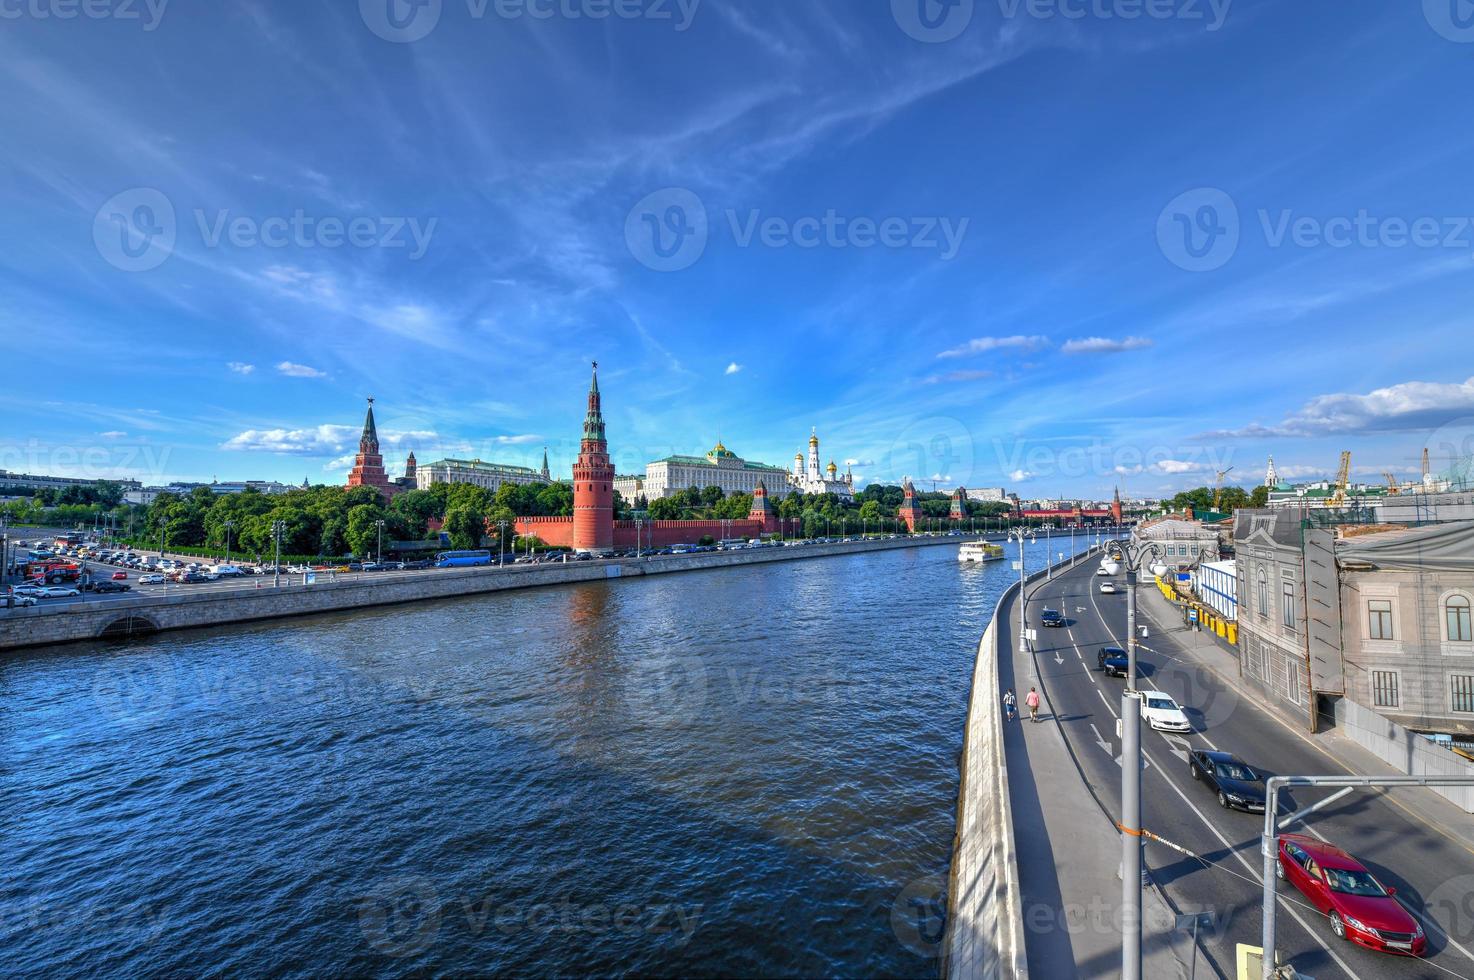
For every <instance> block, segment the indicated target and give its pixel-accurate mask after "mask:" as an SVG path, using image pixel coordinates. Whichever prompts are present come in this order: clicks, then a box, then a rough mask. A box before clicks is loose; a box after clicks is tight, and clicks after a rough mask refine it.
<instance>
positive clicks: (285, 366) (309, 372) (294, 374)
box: [276, 361, 328, 378]
mask: <svg viewBox="0 0 1474 980" xmlns="http://www.w3.org/2000/svg"><path fill="white" fill-rule="evenodd" d="M276 370H277V373H278V374H284V375H286V376H287V377H289V378H326V377H327V376H328V373H327V372H326V371H319V370H318V369H317V368H315V367H308V366H307V365H306V364H294V363H292V362H291V361H282V362H281V363H280V364H278V365H277V366H276Z"/></svg>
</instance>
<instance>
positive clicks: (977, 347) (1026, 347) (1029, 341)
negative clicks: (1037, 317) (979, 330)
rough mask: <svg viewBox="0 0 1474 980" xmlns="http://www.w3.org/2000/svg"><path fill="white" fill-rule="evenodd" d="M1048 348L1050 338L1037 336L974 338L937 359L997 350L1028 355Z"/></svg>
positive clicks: (941, 354)
mask: <svg viewBox="0 0 1474 980" xmlns="http://www.w3.org/2000/svg"><path fill="white" fill-rule="evenodd" d="M1048 346H1049V338H1048V337H1043V336H1039V335H1037V334H1035V335H1030V336H1026V335H1024V334H1014V335H1013V336H1011V337H974V338H973V339H972V340H969V341H968V342H967V343H965V344H962V345H960V346H958V347H953V348H952V349H950V350H944V351H942V352H941V353H940V354H938V355H937V357H968V356H970V355H973V354H986V353H988V352H989V351H995V350H1018V351H1023V352H1026V353H1027V352H1029V351H1036V350H1039V349H1040V348H1042V347H1048Z"/></svg>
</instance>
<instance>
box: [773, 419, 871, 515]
mask: <svg viewBox="0 0 1474 980" xmlns="http://www.w3.org/2000/svg"><path fill="white" fill-rule="evenodd" d="M788 486H789V489H791V490H798V491H802V492H803V493H832V494H834V495H835V496H836V497H838V498H839V499H840V500H854V499H855V475H854V474H853V473H851V472H850V471H849V467H845V474H844V476H840V475H839V467H838V466H836V465H835V464H834V460H832V459H831V460H830V461H829V465H828V466H826V467H824V468H822V469H821V468H820V465H819V430H818V429H814V430H813V434H812V435H810V436H809V459H808V465H807V466H805V465H804V454H803V453H801V452H800V453H794V454H793V472H792V473H790V474H789V475H788Z"/></svg>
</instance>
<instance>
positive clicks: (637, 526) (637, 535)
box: [635, 517, 645, 558]
mask: <svg viewBox="0 0 1474 980" xmlns="http://www.w3.org/2000/svg"><path fill="white" fill-rule="evenodd" d="M644 525H645V522H644V521H642V520H640V519H639V518H638V517H636V518H635V557H636V558H639V557H640V528H642V527H644Z"/></svg>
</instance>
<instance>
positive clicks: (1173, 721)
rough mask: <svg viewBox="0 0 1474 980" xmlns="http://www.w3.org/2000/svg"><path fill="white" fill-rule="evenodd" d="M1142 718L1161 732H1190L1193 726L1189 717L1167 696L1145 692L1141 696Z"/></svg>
mask: <svg viewBox="0 0 1474 980" xmlns="http://www.w3.org/2000/svg"><path fill="white" fill-rule="evenodd" d="M1141 716H1142V717H1143V718H1145V719H1146V723H1147V724H1148V725H1151V726H1152V727H1153V728H1155V729H1156V730H1157V731H1159V732H1190V731H1192V730H1193V726H1192V725H1191V724H1190V723H1189V722H1188V720H1187V715H1185V714H1183V713H1182V709H1181V708H1179V707H1178V706H1177V702H1176V701H1173V700H1172V699H1171V698H1169V697H1168V696H1167V695H1165V694H1159V693H1158V692H1156V691H1143V692H1142V694H1141Z"/></svg>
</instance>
